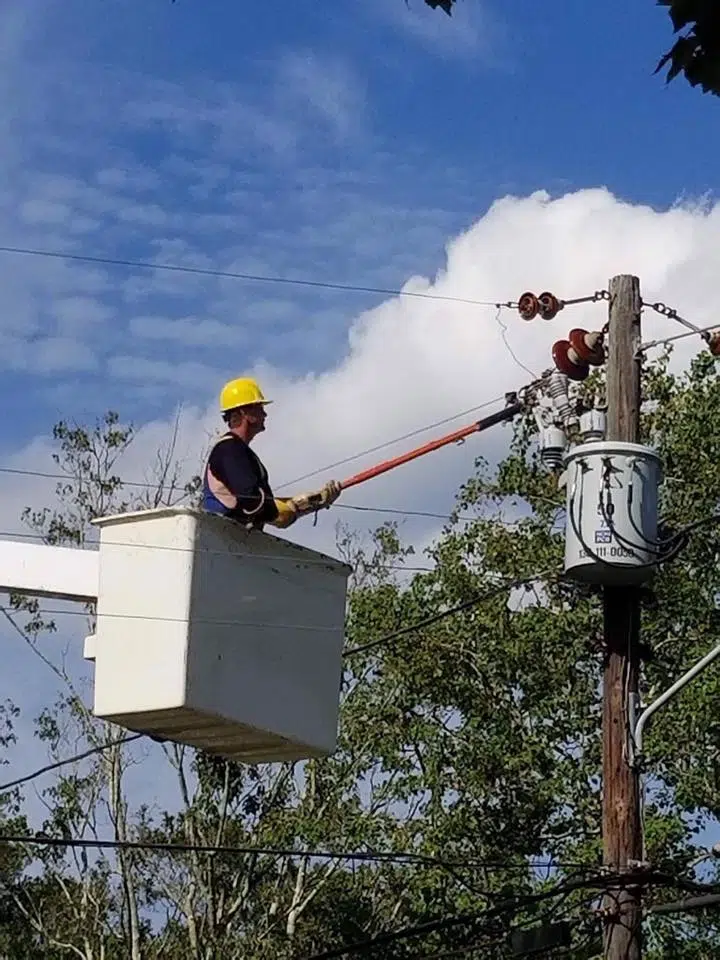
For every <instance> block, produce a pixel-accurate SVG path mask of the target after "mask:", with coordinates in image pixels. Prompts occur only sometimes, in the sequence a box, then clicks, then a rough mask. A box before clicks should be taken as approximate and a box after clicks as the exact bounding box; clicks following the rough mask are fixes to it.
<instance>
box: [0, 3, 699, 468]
mask: <svg viewBox="0 0 720 960" xmlns="http://www.w3.org/2000/svg"><path fill="white" fill-rule="evenodd" d="M4 16H6V17H7V19H8V20H9V21H13V20H15V22H16V23H17V24H18V26H17V27H16V31H15V36H16V37H17V43H16V47H15V49H14V51H13V52H14V56H13V57H11V59H10V61H9V63H8V66H7V68H6V70H5V73H6V75H7V85H6V89H7V92H8V93H7V101H8V102H7V107H6V112H7V115H8V117H9V120H10V123H9V134H10V136H9V139H10V145H9V146H10V149H9V150H8V151H7V154H6V157H7V159H6V161H5V162H6V164H7V165H8V166H9V167H10V170H9V171H8V172H9V174H10V175H9V177H8V178H7V181H6V182H7V184H8V189H7V190H6V192H5V196H4V198H3V199H4V203H3V213H4V216H3V217H2V223H1V224H0V237H1V238H2V241H3V243H5V244H6V245H10V246H13V245H19V246H30V247H41V248H44V249H48V248H50V249H54V250H67V251H71V252H75V253H80V254H82V253H90V254H97V255H102V256H110V257H120V258H128V259H153V258H157V259H158V260H165V261H169V262H172V263H181V264H183V263H184V264H200V265H204V266H219V267H221V268H225V269H228V268H229V269H233V270H239V271H242V272H250V273H261V274H271V275H281V276H295V277H306V278H311V279H318V280H333V281H338V280H339V281H345V282H349V283H356V284H361V285H372V286H383V287H391V288H392V287H395V286H398V285H402V283H403V282H404V281H405V280H406V279H407V277H408V276H410V275H411V274H413V273H420V274H423V275H432V274H433V273H434V272H435V271H436V270H437V269H438V268H439V267H441V266H442V262H443V256H444V245H445V243H446V242H447V240H448V238H450V237H452V236H453V235H455V234H457V233H458V232H459V231H460V230H462V229H465V228H467V227H469V226H470V225H471V224H472V222H473V221H474V220H475V219H477V218H478V217H480V216H481V215H482V214H483V213H484V212H485V211H486V210H487V208H488V206H489V205H490V204H491V203H492V202H493V201H494V200H495V199H496V198H497V197H498V196H502V195H504V194H506V193H514V194H520V195H524V194H528V193H530V192H531V191H533V190H536V189H540V188H541V189H546V190H549V191H550V192H551V193H553V194H557V193H561V192H565V191H567V190H574V189H578V188H582V187H586V186H598V185H606V186H608V187H609V188H610V189H611V190H612V191H613V192H614V193H615V194H617V195H618V196H620V197H622V198H625V199H628V200H631V201H633V202H643V203H649V204H653V205H658V206H665V205H667V204H668V203H670V202H672V201H673V200H674V199H676V198H677V197H678V196H682V195H684V194H690V195H693V196H697V195H699V194H703V193H705V192H707V191H712V190H713V189H714V182H713V176H712V175H713V172H714V171H713V160H712V157H713V156H714V150H713V145H712V136H713V124H712V120H713V113H712V111H713V110H715V108H716V105H715V104H714V103H713V101H711V100H710V99H708V98H704V97H702V96H701V95H699V94H698V93H696V92H695V91H691V90H689V89H687V88H686V86H684V85H683V83H682V82H681V81H678V82H676V83H675V84H673V85H671V86H670V87H669V88H665V86H664V83H663V81H662V79H661V78H659V77H653V76H652V69H653V67H654V65H655V62H656V58H657V57H658V56H659V54H660V53H661V52H662V51H663V50H664V49H665V48H666V46H667V44H668V42H669V41H670V34H669V27H668V22H666V21H667V17H666V15H665V12H664V11H663V10H660V9H657V8H655V6H654V5H653V4H652V3H650V2H647V3H646V4H636V5H634V6H633V9H632V10H631V11H629V12H628V11H627V9H626V7H625V5H621V4H620V3H615V4H604V5H586V4H571V5H564V7H563V9H562V11H561V10H560V8H557V9H556V10H555V12H551V15H550V16H549V17H548V16H547V15H546V14H545V8H544V6H539V5H528V4H518V3H506V4H502V5H501V4H497V3H491V2H480V0H461V2H460V3H459V4H458V10H457V13H456V15H455V16H454V17H453V18H452V19H448V18H447V17H446V16H445V15H444V14H442V13H441V12H438V11H431V10H430V9H429V8H426V7H425V5H424V4H422V3H421V2H420V0H414V2H413V3H412V4H411V5H410V6H409V7H407V6H406V4H405V3H404V2H403V0H396V2H394V3H393V0H365V2H363V3H359V2H357V0H354V2H346V0H337V2H333V3H332V4H330V5H325V4H324V5H322V8H321V7H319V6H318V5H316V4H314V3H311V2H309V0H307V2H299V3H292V2H285V3H283V2H278V3H275V4H271V5H259V4H258V5H256V6H255V7H254V8H253V9H252V12H249V10H248V8H247V7H246V6H245V5H241V4H221V3H217V2H215V3H213V2H209V3H202V4H201V3H199V2H192V0H181V2H178V3H175V4H171V3H170V2H169V0H152V2H150V3H147V2H138V0H135V2H126V3H122V4H120V3H110V4H106V3H102V4H92V3H88V2H80V0H69V2H63V3H59V2H40V0H38V2H34V0H30V2H28V3H27V4H20V3H16V4H15V5H14V6H13V5H12V4H10V5H8V7H7V13H6V14H4ZM8 42H10V41H8ZM507 255H508V257H511V256H512V255H513V254H512V250H511V249H508V251H507ZM3 267H4V274H3V275H4V277H6V278H7V279H6V284H9V290H8V299H9V302H10V305H11V306H15V307H16V309H15V310H14V311H13V312H14V313H15V318H16V319H17V322H20V323H21V322H22V317H23V314H25V315H26V319H27V323H28V325H30V326H33V325H36V326H35V329H34V332H33V338H31V339H30V340H29V341H28V340H24V341H23V340H22V338H21V342H18V340H17V338H15V339H13V340H12V342H11V344H10V345H9V349H7V350H6V351H4V353H5V358H6V359H5V364H4V366H5V367H6V371H5V377H4V389H5V390H6V391H7V394H8V396H14V395H17V393H18V391H23V392H25V391H27V390H28V389H30V390H31V391H32V392H33V401H34V402H33V403H32V404H23V405H22V407H21V409H20V411H19V413H18V419H17V420H16V421H15V427H14V429H13V428H12V427H10V428H9V429H8V431H6V432H4V435H3V447H4V448H5V449H6V450H7V449H8V445H9V444H12V443H14V442H15V441H16V439H17V438H18V437H20V436H22V435H23V434H27V433H28V432H30V433H35V432H38V431H43V430H45V429H47V426H48V424H49V422H50V420H52V419H53V418H54V417H55V416H56V414H57V413H58V411H63V412H66V411H67V410H69V409H72V410H73V412H75V411H77V412H78V414H79V415H85V416H87V415H89V414H91V412H92V411H93V410H94V409H95V407H96V404H95V403H89V402H88V400H87V398H88V396H89V394H88V391H89V390H90V389H91V388H98V387H100V388H102V390H103V393H104V395H105V396H106V397H107V400H108V402H112V403H113V404H114V405H116V406H121V408H122V411H123V412H124V413H125V414H126V415H132V416H133V417H141V418H142V417H143V416H144V415H147V414H148V413H152V414H153V415H157V414H159V413H162V412H163V411H165V410H166V409H167V406H168V404H169V403H172V402H177V401H179V400H183V401H186V402H187V401H188V400H191V401H197V402H206V401H207V400H208V399H209V398H210V397H211V396H212V395H213V392H214V389H215V384H216V382H217V381H218V380H220V381H221V380H222V379H223V378H224V377H225V376H226V375H227V374H231V373H234V372H235V370H236V367H237V365H238V364H239V365H242V366H251V365H252V364H253V363H254V362H256V361H258V360H261V361H262V360H265V361H268V362H270V363H272V364H274V365H276V366H278V367H279V368H280V369H281V370H283V371H284V372H286V373H288V374H291V375H299V374H302V373H304V372H305V371H306V370H307V369H308V368H310V369H312V370H314V371H319V370H323V369H328V368H330V367H331V366H332V365H333V364H334V363H337V361H338V359H339V358H340V357H341V356H342V355H343V352H344V351H345V350H346V346H347V345H346V336H347V331H348V327H349V326H350V324H351V322H352V320H353V318H354V317H355V315H356V314H357V312H358V311H359V310H361V309H363V308H366V307H369V306H371V305H373V304H376V303H378V302H379V299H380V298H378V297H372V296H364V295H358V294H354V295H351V296H346V295H339V294H338V293H337V292H327V293H321V292H319V291H317V290H308V289H305V288H302V287H284V286H268V285H263V284H257V283H238V282H237V281H227V282H225V283H223V282H218V281H215V280H202V279H197V278H193V277H189V276H178V275H165V276H162V275H159V276H153V275H152V274H149V273H148V272H147V271H138V270H132V269H127V268H122V267H119V268H114V269H108V268H104V267H95V266H82V265H79V264H73V263H71V264H63V263H57V262H51V261H50V262H48V261H40V260H36V259H21V258H18V257H17V256H10V255H7V254H4V255H2V259H0V268H3ZM6 289H7V287H6ZM487 293H488V295H489V296H490V298H492V299H494V298H497V297H503V298H507V297H508V296H512V295H515V293H516V292H515V291H508V290H499V289H498V290H495V289H493V290H489V291H487ZM15 297H16V298H17V300H15V299H14V298H15ZM190 327H192V329H190ZM183 334H185V335H184V336H183ZM46 336H49V337H53V336H54V337H59V338H61V340H60V341H57V340H55V339H51V340H49V341H45V339H44V338H45V337H46ZM50 354H52V357H51V356H50ZM168 364H171V365H172V369H171V368H170V367H169V366H168ZM108 378H110V381H108ZM178 380H180V381H181V382H180V383H178ZM80 383H82V384H83V386H84V390H83V391H82V392H81V391H80V390H78V389H77V386H79V385H80Z"/></svg>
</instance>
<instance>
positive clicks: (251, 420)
mask: <svg viewBox="0 0 720 960" xmlns="http://www.w3.org/2000/svg"><path fill="white" fill-rule="evenodd" d="M243 415H244V417H245V421H246V423H247V425H248V426H249V427H250V432H251V433H252V434H253V435H255V434H256V433H261V432H262V431H263V430H264V429H265V420H266V418H267V412H266V410H265V407H264V405H263V404H262V403H251V404H248V406H247V407H243Z"/></svg>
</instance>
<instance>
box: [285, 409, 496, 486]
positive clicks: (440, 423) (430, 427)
mask: <svg viewBox="0 0 720 960" xmlns="http://www.w3.org/2000/svg"><path fill="white" fill-rule="evenodd" d="M504 399H505V398H504V395H503V396H500V397H494V398H493V399H492V400H486V401H485V402H484V403H479V404H477V405H476V406H474V407H468V408H467V410H462V411H461V412H460V413H454V414H453V415H452V416H451V417H443V419H442V420H435V421H434V422H433V423H429V424H428V425H427V426H425V427H419V428H418V429H417V430H411V431H410V432H409V433H403V434H402V435H401V436H399V437H395V438H394V439H393V440H386V441H385V442H384V443H378V444H377V445H376V446H374V447H368V448H367V449H366V450H362V451H361V452H360V453H354V454H353V455H352V456H351V457H344V458H343V459H342V460H336V461H335V462H334V463H329V464H326V466H324V467H319V468H318V469H317V470H313V471H311V472H310V473H304V474H302V476H300V477H295V479H294V480H288V481H286V482H284V483H281V484H279V486H278V490H281V489H282V488H283V487H289V486H291V485H292V484H294V483H300V481H301V480H307V479H308V477H314V476H317V474H319V473H325V471H326V470H334V469H335V467H342V466H344V465H345V464H346V463H352V462H353V461H354V460H359V459H360V458H361V457H366V456H368V454H371V453H377V452H378V451H379V450H384V449H386V448H387V447H391V446H393V445H394V444H396V443H400V442H402V441H403V440H410V439H412V438H413V437H417V436H419V435H420V434H421V433H426V432H427V431H428V430H434V429H435V427H442V426H444V425H445V424H446V423H452V421H453V420H459V419H460V417H466V416H469V414H471V413H477V412H478V411H480V410H484V409H485V408H486V407H490V406H492V405H493V404H494V403H500V401H501V400H504Z"/></svg>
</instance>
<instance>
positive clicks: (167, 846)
mask: <svg viewBox="0 0 720 960" xmlns="http://www.w3.org/2000/svg"><path fill="white" fill-rule="evenodd" d="M21 843H27V844H30V845H37V846H46V847H71V848H85V849H92V850H148V851H153V852H162V853H208V854H220V855H224V856H268V857H310V858H316V859H318V860H356V861H358V862H359V861H366V862H368V863H383V862H387V863H410V864H412V863H417V864H425V865H427V866H438V867H450V868H457V867H467V866H474V867H477V868H479V869H490V870H531V869H541V868H542V867H543V866H553V867H555V866H558V867H559V866H566V865H565V864H559V863H548V864H541V863H539V864H534V863H533V862H532V861H530V862H526V863H510V862H508V861H501V860H483V859H481V858H477V859H475V858H473V857H472V856H469V857H466V858H464V859H463V860H462V861H459V860H458V861H454V860H446V859H445V858H441V857H433V856H429V855H427V854H422V853H413V852H410V851H399V852H397V853H393V852H391V851H379V850H378V851H373V850H298V849H295V848H292V847H257V846H252V845H248V846H224V845H222V844H195V843H170V842H163V841H150V840H100V839H95V838H93V839H88V840H85V839H81V838H73V837H50V836H46V835H43V834H42V833H38V834H28V835H24V836H23V835H10V834H7V835H0V844H21ZM569 866H576V867H583V868H587V869H589V866H588V865H587V864H574V865H572V864H570V865H569Z"/></svg>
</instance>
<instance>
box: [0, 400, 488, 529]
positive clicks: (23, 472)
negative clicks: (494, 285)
mask: <svg viewBox="0 0 720 960" xmlns="http://www.w3.org/2000/svg"><path fill="white" fill-rule="evenodd" d="M502 399H503V397H502V396H500V397H494V398H493V399H491V400H486V401H484V402H483V403H480V404H476V405H475V406H473V407H468V408H467V409H466V410H462V411H461V412H460V413H456V414H453V415H452V416H449V417H444V418H443V419H441V420H436V421H434V422H433V423H429V424H426V425H425V426H422V427H418V428H417V429H415V430H411V431H409V432H408V433H404V434H401V435H400V436H397V437H394V438H393V439H391V440H385V441H383V442H382V443H379V444H376V445H375V446H373V447H368V448H366V449H364V450H361V451H359V452H358V453H355V454H352V455H351V456H348V457H344V458H343V459H341V460H336V461H334V462H333V463H329V464H325V465H324V466H322V467H318V468H317V469H316V470H312V471H310V472H309V473H305V474H302V475H301V476H299V477H296V478H295V479H294V480H287V481H284V482H282V483H280V484H278V486H277V488H276V489H277V490H281V489H283V488H284V487H288V486H292V485H293V484H295V483H300V482H301V481H302V480H307V479H309V478H310V477H314V476H317V475H318V474H321V473H325V472H326V471H328V470H332V469H334V468H335V467H338V466H343V465H345V464H347V463H352V462H353V461H355V460H359V459H361V458H362V457H365V456H368V455H369V454H371V453H377V452H378V451H379V450H384V449H386V448H387V447H391V446H393V445H394V444H396V443H401V442H402V441H403V440H408V439H411V438H412V437H416V436H419V435H420V434H422V433H426V432H427V431H428V430H433V429H435V428H436V427H439V426H443V425H444V424H447V423H451V422H452V421H453V420H458V419H460V417H464V416H468V415H469V414H471V413H477V412H478V411H480V410H484V409H485V408H486V407H489V406H492V405H493V404H494V403H499V402H500V401H501V400H502ZM0 474H7V475H11V476H21V477H37V478H39V479H44V480H65V481H67V480H68V477H67V476H65V475H63V474H61V473H48V472H45V471H42V470H27V469H23V468H20V467H4V466H0ZM120 486H121V487H139V488H141V489H143V490H148V489H152V488H153V487H155V486H157V484H156V483H151V482H149V481H138V480H122V481H120ZM334 506H336V507H340V508H342V509H345V510H366V511H369V512H378V513H394V514H398V515H407V516H427V517H431V518H437V519H451V518H450V517H447V516H445V515H440V514H430V513H428V514H425V513H424V512H421V511H402V510H398V509H395V508H393V507H384V508H375V507H363V506H359V505H355V504H345V503H337V504H335V505H334Z"/></svg>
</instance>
